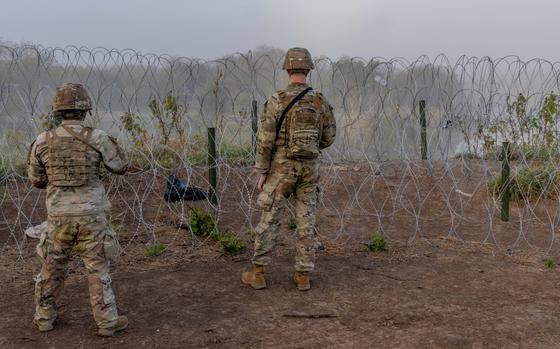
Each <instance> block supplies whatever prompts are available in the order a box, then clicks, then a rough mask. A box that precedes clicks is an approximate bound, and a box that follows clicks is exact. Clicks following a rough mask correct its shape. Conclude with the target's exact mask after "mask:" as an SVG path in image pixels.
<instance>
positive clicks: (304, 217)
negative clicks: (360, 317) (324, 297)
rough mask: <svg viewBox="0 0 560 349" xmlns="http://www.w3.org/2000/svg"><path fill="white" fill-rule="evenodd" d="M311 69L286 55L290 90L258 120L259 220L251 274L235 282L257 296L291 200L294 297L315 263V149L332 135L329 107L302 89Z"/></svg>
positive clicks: (301, 57) (305, 60) (292, 52)
mask: <svg viewBox="0 0 560 349" xmlns="http://www.w3.org/2000/svg"><path fill="white" fill-rule="evenodd" d="M313 67H314V66H313V61H312V60H311V54H310V53H309V51H308V50H307V49H305V48H299V47H296V48H291V49H289V50H288V52H287V53H286V57H285V60H284V65H283V69H284V70H286V71H287V72H288V75H289V77H290V84H289V85H288V87H287V88H286V89H285V90H281V91H278V92H276V93H275V94H273V95H272V96H271V97H270V98H269V99H268V101H267V102H266V103H265V105H264V110H263V113H262V115H261V120H260V128H259V133H258V141H257V154H256V163H255V168H256V170H257V171H258V172H259V173H260V174H261V175H260V178H259V181H258V184H257V188H258V190H259V191H261V193H260V194H259V197H258V199H257V204H258V206H259V207H260V208H261V209H262V214H261V219H260V222H259V224H258V226H257V228H256V237H255V253H254V256H253V260H252V262H253V268H252V270H251V271H246V272H244V273H243V275H242V276H241V280H242V281H243V283H245V284H248V285H250V286H252V287H253V288H254V289H257V290H258V289H263V288H265V287H266V280H265V277H264V268H265V266H266V265H268V264H269V263H270V261H271V251H272V248H273V247H274V244H275V242H276V238H277V237H278V230H279V228H280V219H281V217H282V213H283V211H284V207H285V206H286V202H287V200H288V198H289V197H290V195H293V196H294V198H295V200H296V224H297V242H296V256H295V273H294V282H295V283H296V286H297V288H298V289H299V290H300V291H306V290H309V289H310V284H309V272H310V271H312V270H313V268H314V260H315V249H314V242H315V236H314V227H315V210H316V206H317V180H318V177H319V159H318V158H319V155H320V151H321V149H324V148H327V147H329V146H330V145H331V144H332V143H333V141H334V138H335V135H336V122H335V119H334V116H333V113H332V107H331V106H330V105H329V103H328V102H327V101H326V99H325V98H324V97H323V95H322V94H321V93H319V92H315V91H313V90H312V89H311V87H309V86H308V85H307V83H306V81H307V75H308V74H309V71H310V70H311V69H313Z"/></svg>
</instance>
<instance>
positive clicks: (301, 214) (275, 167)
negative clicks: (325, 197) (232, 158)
mask: <svg viewBox="0 0 560 349" xmlns="http://www.w3.org/2000/svg"><path fill="white" fill-rule="evenodd" d="M318 172H319V163H318V161H316V160H307V161H305V160H303V161H299V160H298V161H295V160H288V159H284V160H283V161H282V162H281V163H279V162H273V164H272V168H271V171H270V174H269V175H268V177H267V180H266V183H265V185H264V188H263V191H262V192H261V193H260V194H259V197H258V199H257V204H258V205H259V207H260V208H261V209H262V213H261V218H260V222H259V224H258V225H257V228H256V230H255V233H256V236H255V253H254V255H253V260H252V261H253V264H255V265H268V264H269V263H270V262H271V252H272V249H273V248H274V245H275V243H276V240H277V238H278V232H279V229H280V220H281V219H282V217H283V213H284V209H285V207H286V203H287V201H288V198H289V197H290V196H291V195H293V197H294V199H295V215H296V225H297V228H296V233H297V238H296V246H295V248H296V255H295V269H296V270H297V271H304V272H307V271H311V270H313V268H314V267H315V264H314V262H315V234H314V229H315V211H316V208H317V179H318Z"/></svg>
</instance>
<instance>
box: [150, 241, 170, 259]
mask: <svg viewBox="0 0 560 349" xmlns="http://www.w3.org/2000/svg"><path fill="white" fill-rule="evenodd" d="M165 250H167V247H166V246H165V245H164V244H161V243H154V244H152V245H150V246H148V247H147V248H146V256H148V257H157V256H159V255H161V254H162V253H163V252H165Z"/></svg>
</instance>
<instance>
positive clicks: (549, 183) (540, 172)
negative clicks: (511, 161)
mask: <svg viewBox="0 0 560 349" xmlns="http://www.w3.org/2000/svg"><path fill="white" fill-rule="evenodd" d="M510 181H511V183H510V186H509V191H510V197H511V199H512V200H524V199H528V200H534V199H537V198H555V197H557V196H558V195H559V194H560V193H559V190H558V185H559V184H560V176H559V173H558V170H557V169H556V168H555V167H554V166H544V167H543V166H536V167H522V168H520V169H518V170H516V171H514V172H513V173H512V174H511V175H510ZM487 187H488V189H489V191H490V192H491V193H492V195H494V197H499V196H500V195H501V193H502V191H503V187H504V183H503V181H502V176H501V174H498V175H496V176H495V177H494V178H492V179H491V180H489V181H488V183H487Z"/></svg>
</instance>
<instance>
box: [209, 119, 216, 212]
mask: <svg viewBox="0 0 560 349" xmlns="http://www.w3.org/2000/svg"><path fill="white" fill-rule="evenodd" d="M208 181H209V182H210V188H209V189H208V199H209V200H210V202H211V203H212V204H214V205H216V204H217V203H218V200H217V198H216V184H217V173H216V129H215V128H214V127H209V128H208Z"/></svg>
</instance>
